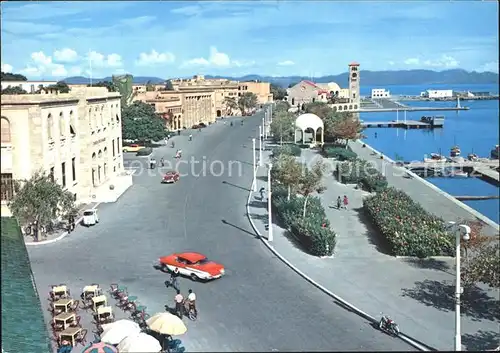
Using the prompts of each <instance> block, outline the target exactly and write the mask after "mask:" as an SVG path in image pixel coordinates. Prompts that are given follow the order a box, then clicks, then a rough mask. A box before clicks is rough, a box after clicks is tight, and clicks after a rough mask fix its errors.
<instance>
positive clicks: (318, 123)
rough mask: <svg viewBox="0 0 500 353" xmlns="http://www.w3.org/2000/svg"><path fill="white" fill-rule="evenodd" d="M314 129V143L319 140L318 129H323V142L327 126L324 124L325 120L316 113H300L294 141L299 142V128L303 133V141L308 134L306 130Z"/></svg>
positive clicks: (322, 141) (296, 122) (322, 142)
mask: <svg viewBox="0 0 500 353" xmlns="http://www.w3.org/2000/svg"><path fill="white" fill-rule="evenodd" d="M308 129H311V130H313V136H314V144H316V143H317V142H318V141H317V140H316V135H317V134H318V131H319V130H321V144H324V142H325V127H324V124H323V120H321V118H320V117H319V116H317V115H316V114H311V113H306V114H302V115H299V116H298V117H297V120H295V133H294V142H295V143H297V130H300V131H301V133H302V135H301V138H302V141H304V137H305V134H306V130H308Z"/></svg>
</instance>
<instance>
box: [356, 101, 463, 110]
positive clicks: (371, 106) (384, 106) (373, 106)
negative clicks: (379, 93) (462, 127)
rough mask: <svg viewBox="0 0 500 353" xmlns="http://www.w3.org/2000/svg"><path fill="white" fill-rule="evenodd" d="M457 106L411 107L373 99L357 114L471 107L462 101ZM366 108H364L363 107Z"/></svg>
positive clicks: (363, 104) (364, 104) (364, 103)
mask: <svg viewBox="0 0 500 353" xmlns="http://www.w3.org/2000/svg"><path fill="white" fill-rule="evenodd" d="M456 101H457V105H456V106H455V107H409V106H407V105H405V104H403V103H401V102H398V101H397V100H393V99H387V98H382V99H371V100H370V101H369V102H367V101H366V100H365V101H363V102H362V103H361V106H360V109H358V110H356V111H355V112H359V113H377V112H379V113H381V112H399V111H402V112H405V113H406V112H425V111H460V110H469V107H462V106H461V105H460V100H458V99H456ZM363 106H364V107H363Z"/></svg>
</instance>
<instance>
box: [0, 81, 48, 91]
mask: <svg viewBox="0 0 500 353" xmlns="http://www.w3.org/2000/svg"><path fill="white" fill-rule="evenodd" d="M0 84H1V85H2V89H6V88H8V87H20V88H21V89H23V90H25V91H26V92H27V93H35V92H36V91H38V90H39V89H40V88H41V87H48V86H52V85H55V84H57V81H2V82H0Z"/></svg>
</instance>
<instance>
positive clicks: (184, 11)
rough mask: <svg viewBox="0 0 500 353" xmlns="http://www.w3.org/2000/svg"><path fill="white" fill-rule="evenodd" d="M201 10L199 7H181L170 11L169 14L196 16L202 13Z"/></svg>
mask: <svg viewBox="0 0 500 353" xmlns="http://www.w3.org/2000/svg"><path fill="white" fill-rule="evenodd" d="M202 11H203V10H202V8H201V7H200V6H183V7H178V8H176V9H173V10H171V11H170V12H171V13H174V14H179V15H186V16H196V15H199V14H201V13H202Z"/></svg>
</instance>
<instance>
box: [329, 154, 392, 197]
mask: <svg viewBox="0 0 500 353" xmlns="http://www.w3.org/2000/svg"><path fill="white" fill-rule="evenodd" d="M338 172H339V179H340V180H341V182H342V183H344V184H358V185H360V186H361V188H363V190H366V191H369V192H379V191H381V190H383V189H385V188H387V179H386V177H385V176H384V175H382V174H381V173H380V172H379V171H378V170H377V169H376V168H375V167H374V166H373V165H372V164H371V163H369V162H367V161H365V160H363V159H355V160H353V161H349V162H343V163H341V164H340V165H339V167H338Z"/></svg>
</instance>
